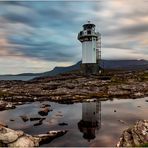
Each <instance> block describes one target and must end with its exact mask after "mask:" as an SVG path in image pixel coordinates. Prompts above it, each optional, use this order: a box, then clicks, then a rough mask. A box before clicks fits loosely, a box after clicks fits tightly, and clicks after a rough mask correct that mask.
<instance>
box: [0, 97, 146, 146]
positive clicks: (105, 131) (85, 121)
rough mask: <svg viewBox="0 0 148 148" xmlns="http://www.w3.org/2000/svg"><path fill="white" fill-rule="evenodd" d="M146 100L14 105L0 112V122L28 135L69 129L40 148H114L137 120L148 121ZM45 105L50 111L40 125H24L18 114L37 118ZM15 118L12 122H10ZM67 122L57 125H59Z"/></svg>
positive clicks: (25, 123) (26, 123) (29, 123)
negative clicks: (97, 147) (108, 147)
mask: <svg viewBox="0 0 148 148" xmlns="http://www.w3.org/2000/svg"><path fill="white" fill-rule="evenodd" d="M145 100H148V98H142V99H134V100H132V99H121V100H118V99H114V100H113V101H101V102H91V103H75V104H70V105H66V104H58V103H54V102H47V101H46V102H35V103H30V104H24V105H20V106H17V108H16V109H13V110H7V111H1V112H0V121H3V122H5V123H6V124H8V126H9V127H10V128H12V129H21V130H23V131H25V132H26V133H28V134H39V133H46V132H47V131H49V130H61V129H62V130H68V132H67V133H66V134H65V135H64V136H62V137H59V138H56V139H54V140H53V141H52V142H51V143H48V144H44V145H43V146H115V145H116V143H117V141H118V140H119V137H120V136H121V133H122V131H123V130H124V129H126V128H127V127H128V126H130V125H132V124H134V123H135V122H136V121H137V120H140V119H148V102H146V101H145ZM43 103H48V104H50V105H51V108H52V109H53V111H52V112H49V114H48V116H46V120H44V121H43V124H42V125H40V126H33V124H34V123H36V121H33V122H30V121H27V122H23V121H22V119H21V118H20V117H19V116H20V115H28V116H30V117H36V116H39V115H38V111H39V109H40V106H41V105H42V104H43ZM10 119H14V120H15V121H10ZM62 122H65V123H68V125H67V126H59V123H62Z"/></svg>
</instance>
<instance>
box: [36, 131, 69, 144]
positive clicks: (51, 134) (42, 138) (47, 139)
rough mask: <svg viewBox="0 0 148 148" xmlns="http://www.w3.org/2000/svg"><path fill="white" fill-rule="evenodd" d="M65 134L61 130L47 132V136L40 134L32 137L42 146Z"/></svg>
mask: <svg viewBox="0 0 148 148" xmlns="http://www.w3.org/2000/svg"><path fill="white" fill-rule="evenodd" d="M66 133H67V131H65V130H63V131H49V132H47V134H40V135H37V136H34V137H36V138H39V139H40V142H39V144H40V145H41V144H44V143H49V142H51V141H52V140H53V139H55V138H57V137H61V136H63V135H65V134H66Z"/></svg>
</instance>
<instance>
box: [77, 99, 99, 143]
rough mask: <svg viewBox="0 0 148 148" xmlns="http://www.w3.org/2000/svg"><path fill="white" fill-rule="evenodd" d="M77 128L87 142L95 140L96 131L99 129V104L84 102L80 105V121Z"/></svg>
mask: <svg viewBox="0 0 148 148" xmlns="http://www.w3.org/2000/svg"><path fill="white" fill-rule="evenodd" d="M78 128H79V130H80V131H81V132H82V133H83V138H84V139H87V140H88V141H90V140H92V139H94V138H95V135H96V131H98V130H99V129H100V128H101V102H100V101H99V102H84V103H83V104H82V120H81V121H80V122H78Z"/></svg>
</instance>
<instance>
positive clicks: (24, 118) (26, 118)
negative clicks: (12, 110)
mask: <svg viewBox="0 0 148 148" xmlns="http://www.w3.org/2000/svg"><path fill="white" fill-rule="evenodd" d="M20 117H21V119H22V120H23V121H24V122H27V121H28V120H29V118H28V117H27V116H26V115H22V116H20Z"/></svg>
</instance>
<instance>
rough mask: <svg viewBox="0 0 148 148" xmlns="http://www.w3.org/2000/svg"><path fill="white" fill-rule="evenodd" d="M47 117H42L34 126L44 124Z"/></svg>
mask: <svg viewBox="0 0 148 148" xmlns="http://www.w3.org/2000/svg"><path fill="white" fill-rule="evenodd" d="M45 119H46V118H41V119H40V120H39V122H37V123H35V124H34V126H39V125H41V124H43V120H45Z"/></svg>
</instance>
